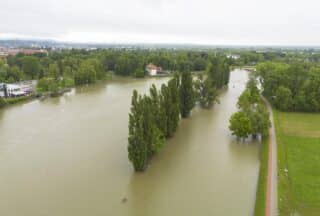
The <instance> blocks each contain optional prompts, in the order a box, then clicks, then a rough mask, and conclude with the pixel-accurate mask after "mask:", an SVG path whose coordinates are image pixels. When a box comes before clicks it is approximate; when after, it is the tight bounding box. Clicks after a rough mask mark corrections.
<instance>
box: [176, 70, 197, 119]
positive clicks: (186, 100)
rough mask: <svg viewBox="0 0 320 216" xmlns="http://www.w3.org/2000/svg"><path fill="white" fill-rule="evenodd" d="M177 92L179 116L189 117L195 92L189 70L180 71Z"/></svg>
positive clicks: (193, 104) (193, 103)
mask: <svg viewBox="0 0 320 216" xmlns="http://www.w3.org/2000/svg"><path fill="white" fill-rule="evenodd" d="M179 94H180V113H181V117H182V118H187V117H189V115H190V112H191V110H192V108H193V107H194V106H195V92H194V88H193V80H192V76H191V73H190V71H185V72H182V73H181V83H180V87H179Z"/></svg>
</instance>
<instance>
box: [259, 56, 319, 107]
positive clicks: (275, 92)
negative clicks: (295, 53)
mask: <svg viewBox="0 0 320 216" xmlns="http://www.w3.org/2000/svg"><path fill="white" fill-rule="evenodd" d="M257 73H258V76H259V78H260V82H261V85H262V89H263V91H262V93H263V95H264V96H265V97H266V98H267V99H268V100H269V101H270V102H271V103H272V105H273V106H274V107H276V108H277V109H279V110H281V111H300V112H320V89H319V86H320V67H319V65H317V64H311V63H302V62H293V63H290V64H287V63H276V62H267V63H261V64H259V65H258V66H257Z"/></svg>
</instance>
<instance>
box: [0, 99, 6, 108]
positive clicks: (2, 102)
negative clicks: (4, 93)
mask: <svg viewBox="0 0 320 216" xmlns="http://www.w3.org/2000/svg"><path fill="white" fill-rule="evenodd" d="M6 104H7V103H6V101H5V100H4V99H3V98H1V97H0V108H1V107H4V106H5V105H6Z"/></svg>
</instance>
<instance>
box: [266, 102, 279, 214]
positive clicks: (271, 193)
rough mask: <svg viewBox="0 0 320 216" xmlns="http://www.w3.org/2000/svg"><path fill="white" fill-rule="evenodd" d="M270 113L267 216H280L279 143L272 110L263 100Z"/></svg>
mask: <svg viewBox="0 0 320 216" xmlns="http://www.w3.org/2000/svg"><path fill="white" fill-rule="evenodd" d="M263 100H264V101H265V103H266V105H267V109H268V111H269V113H270V121H271V127H270V129H269V156H268V158H269V159H268V175H267V178H268V179H267V194H266V196H267V198H266V213H265V215H266V216H275V215H278V194H277V141H276V132H275V126H274V120H273V113H272V108H271V105H270V103H269V101H267V100H266V99H265V98H263Z"/></svg>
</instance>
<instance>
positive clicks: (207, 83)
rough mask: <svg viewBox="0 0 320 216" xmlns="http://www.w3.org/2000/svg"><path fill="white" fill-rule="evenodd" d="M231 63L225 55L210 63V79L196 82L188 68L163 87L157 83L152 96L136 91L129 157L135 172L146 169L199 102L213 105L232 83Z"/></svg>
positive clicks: (130, 119) (152, 88)
mask: <svg viewBox="0 0 320 216" xmlns="http://www.w3.org/2000/svg"><path fill="white" fill-rule="evenodd" d="M229 73H230V71H229V65H228V63H227V62H226V61H225V58H215V59H213V61H212V62H211V63H210V64H209V65H208V68H207V70H206V78H204V77H203V76H200V77H199V79H197V80H196V81H194V80H193V77H192V75H191V73H190V71H189V70H188V69H185V70H183V71H181V72H180V73H176V74H175V75H174V77H173V78H172V79H171V80H170V81H169V82H168V83H167V84H163V85H162V86H161V89H160V91H159V90H157V88H156V87H155V86H154V85H153V86H152V87H151V89H150V95H149V96H147V95H143V96H142V95H139V94H138V92H137V91H136V90H134V91H133V95H132V101H131V112H130V114H129V137H128V142H129V143H128V158H129V160H130V161H131V162H132V164H133V167H134V169H135V171H144V170H145V169H146V168H147V165H148V162H149V161H150V160H151V158H152V156H153V155H154V154H156V153H158V152H159V151H160V150H161V148H162V147H163V146H164V143H165V140H166V139H168V138H170V137H172V136H173V135H174V133H175V131H176V130H177V127H178V124H179V120H180V116H181V117H182V118H187V117H189V116H190V113H191V110H192V109H193V107H194V106H195V104H196V102H199V104H200V105H201V106H202V107H204V108H209V107H210V106H212V105H213V104H214V102H216V101H217V98H216V97H217V93H216V89H218V88H221V87H222V86H224V85H226V84H228V81H229Z"/></svg>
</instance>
